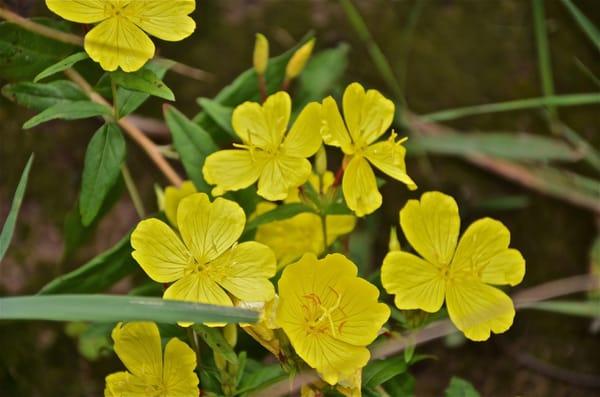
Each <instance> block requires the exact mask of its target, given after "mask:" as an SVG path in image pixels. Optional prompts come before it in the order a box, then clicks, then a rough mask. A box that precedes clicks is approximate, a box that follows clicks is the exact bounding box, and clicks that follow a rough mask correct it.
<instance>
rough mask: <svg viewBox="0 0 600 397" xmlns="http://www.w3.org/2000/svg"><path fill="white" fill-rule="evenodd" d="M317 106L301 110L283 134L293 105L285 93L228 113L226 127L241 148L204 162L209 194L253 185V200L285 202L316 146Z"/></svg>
mask: <svg viewBox="0 0 600 397" xmlns="http://www.w3.org/2000/svg"><path fill="white" fill-rule="evenodd" d="M320 110H321V105H320V104H318V103H316V102H313V103H309V104H308V105H306V107H305V108H304V109H303V110H302V112H300V115H298V118H297V119H296V121H295V122H294V124H293V125H292V127H291V128H290V130H289V131H288V132H287V133H286V131H287V128H288V122H289V119H290V115H291V111H292V102H291V99H290V96H289V95H288V94H287V93H286V92H283V91H281V92H278V93H276V94H273V95H271V96H269V97H268V98H267V100H266V101H265V103H264V104H263V105H260V104H258V103H256V102H245V103H243V104H241V105H239V106H238V107H236V108H235V110H234V111H233V115H232V119H231V123H232V126H233V129H234V130H235V132H236V134H237V135H238V136H239V137H240V139H241V140H242V142H243V143H242V144H234V146H235V147H237V148H238V149H232V150H220V151H218V152H216V153H213V154H211V155H209V156H208V157H207V158H206V161H205V163H204V168H203V174H204V179H205V180H206V182H208V183H209V184H211V185H216V186H215V188H214V189H213V192H212V193H213V194H214V195H216V196H219V195H222V194H223V193H225V192H227V191H234V190H240V189H244V188H246V187H248V186H250V185H252V184H253V183H254V182H256V181H257V180H258V194H259V195H260V196H261V197H264V198H265V199H267V200H270V201H275V200H284V199H285V198H286V197H287V195H288V191H289V190H290V189H291V188H295V187H298V186H300V185H302V184H304V182H306V181H307V179H308V177H309V176H310V174H311V164H310V162H309V161H308V160H307V158H308V157H310V156H312V155H313V154H315V153H316V152H317V150H319V147H320V146H321V133H320V131H321V125H322V123H321V118H320Z"/></svg>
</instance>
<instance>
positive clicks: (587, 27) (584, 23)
mask: <svg viewBox="0 0 600 397" xmlns="http://www.w3.org/2000/svg"><path fill="white" fill-rule="evenodd" d="M562 3H563V5H564V6H565V7H566V8H567V10H569V12H570V13H571V16H572V17H573V18H574V19H575V21H576V22H577V24H578V25H579V27H580V28H581V30H582V31H583V32H584V33H585V34H586V35H587V37H588V38H589V39H590V40H591V42H592V44H593V45H594V46H595V47H596V48H597V49H598V50H600V30H598V28H597V27H596V25H594V24H593V23H592V21H590V20H589V19H588V18H587V17H586V16H585V15H584V14H583V13H582V12H581V11H580V10H579V8H577V7H576V6H575V4H573V2H572V1H571V0H562Z"/></svg>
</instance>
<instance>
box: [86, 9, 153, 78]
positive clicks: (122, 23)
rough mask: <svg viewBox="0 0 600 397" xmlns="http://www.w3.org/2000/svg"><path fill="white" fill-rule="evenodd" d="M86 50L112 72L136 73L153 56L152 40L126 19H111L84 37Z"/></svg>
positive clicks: (103, 67) (105, 68)
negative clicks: (117, 70) (121, 70)
mask: <svg viewBox="0 0 600 397" xmlns="http://www.w3.org/2000/svg"><path fill="white" fill-rule="evenodd" d="M84 47H85V51H86V52H87V53H88V55H89V56H90V58H92V59H93V60H94V61H96V62H99V63H100V66H101V67H102V69H104V70H106V71H109V72H112V71H114V70H116V69H117V68H118V67H120V68H121V69H123V70H124V71H125V72H135V71H136V70H138V69H140V68H141V67H142V66H144V64H145V63H146V61H148V60H149V59H150V58H152V56H153V55H154V44H153V43H152V40H150V38H149V37H148V35H146V33H144V32H143V31H142V30H141V29H140V28H138V27H137V26H135V24H133V23H132V22H130V21H129V20H127V19H125V18H120V17H112V18H109V19H107V20H105V21H104V22H101V23H100V24H98V25H96V27H94V28H93V29H92V30H90V31H89V32H88V34H86V35H85V40H84Z"/></svg>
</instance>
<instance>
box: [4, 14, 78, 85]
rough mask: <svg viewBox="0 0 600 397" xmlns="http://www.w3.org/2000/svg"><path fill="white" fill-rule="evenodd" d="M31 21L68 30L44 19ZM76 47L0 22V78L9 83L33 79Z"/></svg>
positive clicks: (61, 23) (60, 24) (66, 25)
mask: <svg viewBox="0 0 600 397" xmlns="http://www.w3.org/2000/svg"><path fill="white" fill-rule="evenodd" d="M33 21H35V22H37V23H39V24H42V25H45V26H49V27H51V28H54V29H59V30H63V31H65V30H68V27H69V26H70V25H69V24H67V23H65V22H62V21H61V22H58V21H55V20H51V19H47V18H33ZM75 48H76V47H75V46H72V45H70V44H65V43H62V42H60V41H56V40H53V39H50V38H47V37H44V36H41V35H39V34H37V33H33V32H30V31H28V30H25V29H23V28H21V27H19V26H17V25H15V24H12V23H9V22H2V23H0V78H1V79H6V80H10V81H22V80H32V79H33V77H34V76H35V75H37V74H38V73H39V72H40V70H43V69H45V68H47V67H48V66H50V65H52V64H54V63H56V62H57V61H59V60H60V59H62V58H64V57H66V56H67V55H69V54H70V53H72V52H73V51H75Z"/></svg>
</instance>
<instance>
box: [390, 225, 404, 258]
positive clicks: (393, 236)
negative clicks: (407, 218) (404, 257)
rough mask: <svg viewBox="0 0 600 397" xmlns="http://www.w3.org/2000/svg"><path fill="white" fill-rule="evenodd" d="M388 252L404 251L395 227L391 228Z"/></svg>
mask: <svg viewBox="0 0 600 397" xmlns="http://www.w3.org/2000/svg"><path fill="white" fill-rule="evenodd" d="M388 250H389V251H390V252H392V251H402V247H401V246H400V241H399V240H398V234H397V233H396V228H395V227H394V226H392V227H391V228H390V242H389V243H388Z"/></svg>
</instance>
